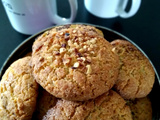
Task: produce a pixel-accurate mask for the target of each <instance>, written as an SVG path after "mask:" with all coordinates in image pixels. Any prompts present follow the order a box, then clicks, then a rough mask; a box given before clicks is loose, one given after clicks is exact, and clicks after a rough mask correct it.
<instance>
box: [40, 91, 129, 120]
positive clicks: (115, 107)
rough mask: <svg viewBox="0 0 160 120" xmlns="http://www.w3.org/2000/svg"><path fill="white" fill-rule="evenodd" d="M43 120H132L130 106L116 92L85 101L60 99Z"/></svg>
mask: <svg viewBox="0 0 160 120" xmlns="http://www.w3.org/2000/svg"><path fill="white" fill-rule="evenodd" d="M43 120H132V115H131V111H130V108H129V106H127V105H126V102H125V100H124V99H123V98H122V97H121V96H120V95H119V94H117V93H116V92H114V91H112V90H110V91H109V92H107V93H105V94H103V95H101V96H99V97H97V98H96V99H92V100H89V101H84V102H74V101H67V100H63V99H62V100H58V102H57V104H56V105H55V106H54V107H53V108H52V109H50V110H49V111H48V113H47V115H46V116H45V117H44V118H43Z"/></svg>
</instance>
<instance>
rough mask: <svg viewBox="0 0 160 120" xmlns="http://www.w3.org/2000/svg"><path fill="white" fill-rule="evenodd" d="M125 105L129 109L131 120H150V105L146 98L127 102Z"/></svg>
mask: <svg viewBox="0 0 160 120" xmlns="http://www.w3.org/2000/svg"><path fill="white" fill-rule="evenodd" d="M127 104H128V105H129V107H130V109H131V112H132V116H133V120H152V105H151V101H150V99H149V98H148V97H144V98H136V99H134V100H129V101H128V102H127Z"/></svg>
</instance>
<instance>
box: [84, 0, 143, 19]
mask: <svg viewBox="0 0 160 120" xmlns="http://www.w3.org/2000/svg"><path fill="white" fill-rule="evenodd" d="M127 3H128V0H84V4H85V7H86V9H87V10H88V11H89V12H90V13H91V14H93V15H95V16H97V17H101V18H113V17H117V16H120V17H122V18H129V17H132V16H133V15H135V14H136V13H137V11H138V9H139V7H140V4H141V0H132V4H131V7H130V10H129V11H128V12H126V11H125V8H126V6H127Z"/></svg>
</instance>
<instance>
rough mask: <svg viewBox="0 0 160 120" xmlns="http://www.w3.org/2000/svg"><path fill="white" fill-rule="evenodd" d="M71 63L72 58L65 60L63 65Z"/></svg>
mask: <svg viewBox="0 0 160 120" xmlns="http://www.w3.org/2000/svg"><path fill="white" fill-rule="evenodd" d="M70 62H71V58H66V59H65V58H64V59H63V64H64V65H66V64H69V63H70Z"/></svg>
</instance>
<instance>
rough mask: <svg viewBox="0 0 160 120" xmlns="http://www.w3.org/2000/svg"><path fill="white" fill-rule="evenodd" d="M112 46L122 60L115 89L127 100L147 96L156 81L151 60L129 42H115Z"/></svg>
mask: <svg viewBox="0 0 160 120" xmlns="http://www.w3.org/2000/svg"><path fill="white" fill-rule="evenodd" d="M111 44H112V45H113V46H114V48H113V51H115V52H116V53H117V54H118V56H119V58H120V71H119V76H118V80H117V82H116V85H115V89H116V90H117V91H118V92H119V93H120V95H121V96H122V97H123V98H125V99H134V98H142V97H145V96H147V95H148V94H149V93H150V91H151V90H152V87H153V84H154V81H155V73H154V70H153V67H152V65H151V64H150V62H149V60H148V59H147V58H146V57H145V56H144V55H143V54H142V53H141V51H139V50H138V49H137V48H136V47H135V46H134V45H133V44H131V43H130V42H128V41H125V40H114V41H112V42H111Z"/></svg>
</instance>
